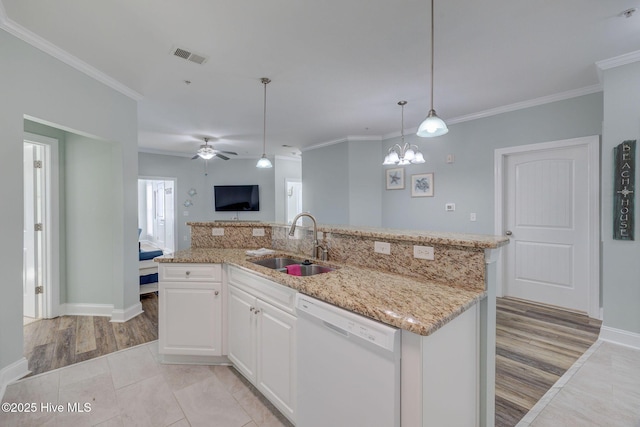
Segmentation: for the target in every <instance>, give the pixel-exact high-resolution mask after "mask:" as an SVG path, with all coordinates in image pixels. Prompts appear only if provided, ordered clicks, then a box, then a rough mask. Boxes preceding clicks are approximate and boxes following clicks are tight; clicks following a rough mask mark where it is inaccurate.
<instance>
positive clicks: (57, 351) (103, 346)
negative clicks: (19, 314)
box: [24, 293, 158, 375]
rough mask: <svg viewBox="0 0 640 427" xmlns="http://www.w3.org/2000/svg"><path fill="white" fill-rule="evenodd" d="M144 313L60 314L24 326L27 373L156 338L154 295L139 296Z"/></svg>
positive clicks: (156, 301)
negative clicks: (115, 316)
mask: <svg viewBox="0 0 640 427" xmlns="http://www.w3.org/2000/svg"><path fill="white" fill-rule="evenodd" d="M140 302H141V303H142V309H143V310H144V313H142V314H141V315H139V316H136V317H134V318H133V319H131V320H129V321H128V322H124V323H112V322H110V321H109V318H108V317H97V316H95V317H94V316H60V317H56V318H55V319H42V320H38V321H36V322H33V323H29V324H27V325H25V326H24V354H25V357H26V358H27V360H28V361H29V370H31V375H36V374H40V373H42V372H46V371H50V370H52V369H57V368H61V367H63V366H67V365H72V364H74V363H78V362H82V361H84V360H88V359H93V358H94V357H98V356H102V355H105V354H109V353H113V352H114V351H118V350H122V349H125V348H129V347H133V346H136V345H139V344H144V343H146V342H149V341H153V340H156V339H158V297H157V296H156V295H155V293H149V294H145V295H141V296H140Z"/></svg>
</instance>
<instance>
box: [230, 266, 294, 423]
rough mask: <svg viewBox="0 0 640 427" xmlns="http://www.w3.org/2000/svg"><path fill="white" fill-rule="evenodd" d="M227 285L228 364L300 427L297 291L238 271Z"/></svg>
mask: <svg viewBox="0 0 640 427" xmlns="http://www.w3.org/2000/svg"><path fill="white" fill-rule="evenodd" d="M228 281H229V304H228V328H229V329H228V356H229V360H231V361H232V362H233V363H234V365H235V366H236V368H237V369H238V371H240V372H241V373H242V374H243V375H244V376H245V377H246V378H247V379H248V380H249V381H251V382H252V383H253V384H254V385H255V386H256V387H257V388H258V390H260V391H261V392H262V394H263V395H264V396H265V397H266V398H267V399H269V401H271V403H273V404H274V405H275V406H276V407H277V408H278V409H279V410H280V411H281V412H282V413H283V414H284V415H285V416H286V417H287V418H289V419H290V420H291V421H292V422H295V401H296V359H295V354H296V347H295V346H296V336H295V335H296V318H295V316H294V313H295V308H294V302H295V294H296V292H295V291H294V290H293V289H290V288H287V287H285V286H282V285H279V284H277V283H274V282H271V281H270V280H267V279H263V278H260V277H258V276H256V275H253V274H251V273H249V272H246V271H243V270H241V269H238V268H235V267H229V269H228Z"/></svg>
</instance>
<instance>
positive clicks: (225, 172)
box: [136, 153, 277, 250]
mask: <svg viewBox="0 0 640 427" xmlns="http://www.w3.org/2000/svg"><path fill="white" fill-rule="evenodd" d="M256 162H257V160H254V159H231V160H227V161H224V160H222V159H215V160H213V161H209V163H208V167H207V175H206V176H205V169H204V161H203V160H202V159H196V160H191V159H190V158H188V157H178V156H167V155H162V154H150V153H139V155H138V170H139V174H140V176H144V177H154V176H164V177H173V178H176V179H177V184H178V185H177V188H176V189H175V197H176V201H177V210H176V221H177V224H178V237H177V239H176V245H177V249H178V250H179V249H186V248H189V247H190V246H191V241H190V228H189V227H188V226H187V225H186V223H187V222H190V221H215V220H221V219H231V217H233V216H235V212H215V211H214V207H213V186H214V185H236V184H239V185H243V184H258V185H259V186H260V211H259V212H240V213H239V219H240V220H253V221H270V222H273V221H274V220H275V185H274V174H275V169H276V167H277V165H276V167H274V168H271V169H258V168H256ZM191 188H194V189H195V190H196V192H197V194H196V195H195V196H194V197H191V196H189V194H188V193H187V192H188V191H189V189H191ZM187 199H189V200H191V201H192V202H193V206H191V207H189V208H186V207H184V206H183V203H184V202H185V200H187ZM185 212H187V214H188V215H187V216H185V215H184V213H185ZM136 218H137V217H136ZM185 238H186V240H185Z"/></svg>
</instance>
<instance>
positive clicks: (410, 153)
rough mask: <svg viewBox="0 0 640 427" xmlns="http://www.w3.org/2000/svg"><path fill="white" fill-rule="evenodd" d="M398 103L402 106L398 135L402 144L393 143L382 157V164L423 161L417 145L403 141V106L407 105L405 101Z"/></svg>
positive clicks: (404, 163) (403, 163)
mask: <svg viewBox="0 0 640 427" xmlns="http://www.w3.org/2000/svg"><path fill="white" fill-rule="evenodd" d="M398 105H399V106H400V107H402V113H401V117H402V119H401V120H402V121H401V125H400V136H401V138H402V145H400V144H395V145H394V146H393V147H391V148H389V151H388V152H387V155H386V156H385V158H384V162H383V163H382V164H383V165H385V166H387V165H408V164H410V163H424V156H423V155H422V153H421V152H420V150H419V149H418V146H416V145H411V144H409V143H405V142H404V106H405V105H407V101H398Z"/></svg>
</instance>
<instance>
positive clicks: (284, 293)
mask: <svg viewBox="0 0 640 427" xmlns="http://www.w3.org/2000/svg"><path fill="white" fill-rule="evenodd" d="M228 274H229V275H228V278H229V283H230V284H232V285H235V286H237V287H238V288H240V289H242V290H243V291H245V292H248V293H250V294H251V295H254V296H256V297H258V298H260V299H261V300H263V301H265V302H268V303H269V304H272V305H274V306H276V307H278V308H280V309H282V310H284V311H286V312H287V313H294V312H295V299H296V293H297V292H296V290H295V289H291V288H289V287H287V286H284V285H280V284H278V283H275V282H272V281H271V280H268V279H264V278H262V277H260V276H258V275H256V274H253V273H250V272H248V271H245V270H242V269H239V268H237V267H233V266H229V267H228Z"/></svg>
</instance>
